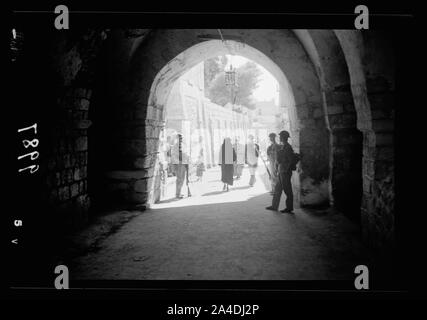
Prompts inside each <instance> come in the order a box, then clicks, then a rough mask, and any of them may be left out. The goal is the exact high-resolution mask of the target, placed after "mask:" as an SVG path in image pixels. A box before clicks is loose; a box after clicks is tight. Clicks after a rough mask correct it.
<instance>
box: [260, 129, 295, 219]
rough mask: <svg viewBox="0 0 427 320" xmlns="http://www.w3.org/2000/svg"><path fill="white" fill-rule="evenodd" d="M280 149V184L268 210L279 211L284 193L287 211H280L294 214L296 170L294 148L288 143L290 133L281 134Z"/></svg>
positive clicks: (278, 161)
mask: <svg viewBox="0 0 427 320" xmlns="http://www.w3.org/2000/svg"><path fill="white" fill-rule="evenodd" d="M279 137H280V143H281V145H280V148H279V150H278V151H277V164H278V178H279V179H278V183H277V184H276V186H275V189H274V195H273V201H272V205H271V206H270V207H267V208H266V209H267V210H273V211H277V209H278V207H279V204H280V197H281V195H282V191H283V192H284V193H285V195H286V209H284V210H280V212H283V213H285V212H286V213H292V211H293V209H294V195H293V192H292V184H291V177H292V170H293V169H294V168H293V167H294V151H293V149H292V146H291V145H290V144H289V143H288V139H289V132H287V131H285V130H283V131H281V132H280V133H279Z"/></svg>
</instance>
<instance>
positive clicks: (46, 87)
mask: <svg viewBox="0 0 427 320" xmlns="http://www.w3.org/2000/svg"><path fill="white" fill-rule="evenodd" d="M45 31H46V32H45V33H43V32H41V30H31V29H27V30H24V31H23V33H24V35H25V41H24V48H23V52H22V59H21V60H22V61H21V64H22V65H21V68H22V69H20V70H21V73H22V74H20V75H19V77H21V78H22V79H26V81H23V82H22V92H23V95H28V97H24V98H23V101H22V102H21V103H22V104H23V105H28V106H34V105H35V106H37V114H36V118H38V119H39V120H38V126H39V131H40V146H41V152H40V154H41V163H40V167H41V169H40V170H41V172H42V173H43V183H42V185H41V186H40V188H41V189H43V191H42V192H43V194H44V195H45V196H44V197H43V198H44V200H43V201H46V202H47V203H46V204H45V208H47V209H46V210H49V211H50V213H51V214H52V215H53V217H54V218H53V219H54V220H55V221H57V223H59V224H61V225H62V224H64V225H65V226H66V227H67V228H74V227H78V226H79V225H82V224H83V223H85V221H86V220H87V218H88V212H89V209H90V197H89V195H88V185H89V183H88V176H89V173H88V144H89V142H88V140H89V139H88V130H89V128H90V126H91V121H90V117H89V109H90V104H91V98H92V86H93V79H94V73H95V67H94V65H95V62H96V57H97V54H98V51H99V48H100V46H101V44H102V42H103V40H104V39H105V38H106V35H107V34H106V32H104V31H103V30H92V29H84V30H75V31H72V32H55V31H53V30H52V29H48V30H45ZM40 33H43V37H40ZM40 74H42V75H43V76H42V78H43V81H40V78H39V75H40ZM32 92H34V93H35V94H32Z"/></svg>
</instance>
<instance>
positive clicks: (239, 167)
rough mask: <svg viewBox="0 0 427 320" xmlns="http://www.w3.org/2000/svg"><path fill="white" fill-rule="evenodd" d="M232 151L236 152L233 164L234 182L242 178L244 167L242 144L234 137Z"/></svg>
mask: <svg viewBox="0 0 427 320" xmlns="http://www.w3.org/2000/svg"><path fill="white" fill-rule="evenodd" d="M234 151H235V152H236V163H235V164H234V168H235V170H234V174H235V176H236V180H239V179H240V177H241V176H242V171H243V166H244V165H245V148H244V146H243V144H241V143H240V141H239V137H236V138H235V140H234Z"/></svg>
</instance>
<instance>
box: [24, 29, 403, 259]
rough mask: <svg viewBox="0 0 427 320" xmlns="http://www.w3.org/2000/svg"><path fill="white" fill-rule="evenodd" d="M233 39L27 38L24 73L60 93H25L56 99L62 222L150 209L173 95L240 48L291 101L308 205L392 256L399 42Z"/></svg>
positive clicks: (49, 186)
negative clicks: (180, 80)
mask: <svg viewBox="0 0 427 320" xmlns="http://www.w3.org/2000/svg"><path fill="white" fill-rule="evenodd" d="M221 31H222V34H223V36H224V37H225V39H226V40H227V42H228V44H229V45H230V48H226V47H224V45H223V44H222V42H220V40H219V39H220V37H219V36H218V31H217V30H210V29H191V30H177V29H164V30H148V29H114V30H111V31H108V30H86V31H81V30H80V31H77V30H76V31H71V33H67V34H55V36H52V37H50V38H46V39H42V42H41V44H42V45H40V41H41V40H39V33H38V32H34V31H32V30H24V33H25V35H26V36H25V39H27V40H26V46H25V49H24V51H23V58H22V59H21V60H19V61H18V64H20V65H19V70H26V71H25V72H27V73H30V74H32V75H37V74H40V73H45V74H46V77H47V78H48V80H49V82H46V83H54V84H55V85H54V88H55V90H54V91H53V92H51V91H49V90H50V89H49V90H48V89H47V88H46V87H44V86H43V85H42V84H38V83H37V82H36V81H34V82H32V83H25V84H24V86H25V87H27V86H28V87H30V86H31V90H28V92H36V91H37V92H39V95H40V97H49V100H46V101H48V102H49V106H48V108H47V109H46V110H53V111H52V113H51V114H49V116H50V117H51V118H54V119H56V120H58V121H54V122H53V123H55V127H53V126H52V127H50V129H49V130H50V131H49V132H48V133H46V135H47V136H49V138H48V139H45V140H44V141H46V144H45V146H46V151H45V152H44V158H43V161H44V162H43V163H42V166H43V171H42V172H43V179H45V180H46V184H45V186H44V189H43V194H44V196H43V199H44V201H46V203H47V204H48V207H49V208H50V209H51V210H53V211H54V212H55V214H56V212H59V213H60V214H57V215H55V219H58V220H59V219H60V218H61V219H64V220H76V221H77V220H83V221H84V220H85V218H87V216H88V212H90V208H92V209H91V210H92V211H93V212H96V211H98V208H100V207H101V206H99V205H102V206H103V207H104V208H109V209H111V208H112V206H113V205H117V206H119V207H120V208H123V207H124V208H130V207H132V208H135V207H137V208H145V207H146V206H147V205H149V204H150V202H151V201H152V198H153V194H154V191H155V190H154V188H153V185H154V183H153V182H154V179H155V177H156V160H157V153H158V137H159V134H160V131H161V129H162V126H163V120H164V109H163V108H164V103H165V98H166V96H167V92H168V90H169V88H170V86H171V85H172V84H173V81H174V80H175V79H176V78H177V77H179V75H180V74H182V72H184V71H185V70H187V69H188V68H190V67H191V66H192V65H194V64H195V63H196V62H197V61H201V59H206V58H208V57H210V56H213V55H218V54H220V53H223V52H225V50H234V52H236V53H239V54H241V55H243V56H246V57H248V58H250V59H251V60H254V61H257V62H259V63H261V64H262V65H263V66H264V67H265V68H267V69H268V70H269V71H270V72H271V73H272V74H273V75H274V76H275V77H276V78H277V79H278V80H279V81H280V82H281V86H282V91H283V92H284V94H286V93H287V92H288V93H289V96H287V99H285V100H286V101H287V103H289V106H288V107H289V110H290V111H291V117H292V120H293V121H292V123H293V126H292V130H291V131H292V132H291V134H292V138H293V140H292V142H293V144H294V146H295V149H296V150H298V151H299V152H300V153H301V155H302V162H301V172H300V174H299V177H298V178H299V179H297V180H299V186H297V189H298V190H297V191H298V193H299V203H300V204H301V206H310V205H316V206H319V205H322V204H330V203H331V204H333V205H334V206H335V207H336V208H338V209H339V210H340V211H342V212H343V213H350V215H352V216H357V215H358V214H361V228H362V231H363V235H364V238H365V240H366V242H367V243H369V244H370V245H371V246H372V247H375V248H377V249H379V250H382V251H387V250H391V248H392V247H393V243H394V237H395V213H394V145H393V142H394V135H393V132H394V109H395V105H394V100H395V97H394V95H395V82H396V81H395V75H394V68H395V61H394V54H393V53H394V52H395V51H394V48H395V45H396V43H395V42H394V40H393V39H392V38H390V37H391V36H390V34H387V33H385V32H371V31H369V32H364V33H361V32H359V31H355V30H245V29H243V30H242V29H240V30H239V29H233V30H221ZM46 34H49V32H46ZM241 44H244V45H241ZM33 56H35V57H43V59H41V60H40V61H42V63H41V64H40V65H37V64H36V63H34V61H33V59H32V57H33ZM22 99H23V100H25V97H23V98H22ZM28 99H29V98H28ZM39 100H40V105H42V104H43V103H44V101H42V100H43V99H39ZM27 102H28V105H33V104H34V102H33V101H30V100H28V101H27ZM46 119H48V118H47V116H46ZM46 119H45V120H46ZM48 120H49V121H50V120H51V119H50V118H49V119H48ZM49 121H47V120H46V121H45V122H44V123H48V122H49ZM41 123H42V122H41ZM45 132H47V131H45ZM361 186H362V188H361ZM99 210H101V209H99ZM360 210H361V212H360ZM350 211H352V212H350ZM353 211H354V213H353ZM59 217H60V218H59Z"/></svg>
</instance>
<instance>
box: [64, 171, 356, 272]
mask: <svg viewBox="0 0 427 320" xmlns="http://www.w3.org/2000/svg"><path fill="white" fill-rule="evenodd" d="M264 170H265V169H263V167H262V166H260V169H259V172H258V181H257V183H256V184H255V186H254V187H252V188H251V187H249V186H248V181H249V173H248V169H246V168H245V169H244V175H243V177H242V179H241V180H239V181H235V185H234V186H233V187H231V188H230V191H229V192H222V183H221V182H220V171H219V169H218V168H214V169H211V170H209V171H208V172H207V173H206V175H205V177H204V181H203V182H202V183H194V184H192V185H191V188H192V190H191V191H192V193H193V196H192V197H190V198H184V199H181V200H178V201H177V200H174V199H167V200H164V201H162V202H161V203H159V204H156V205H154V206H153V207H152V208H151V209H149V210H146V211H145V212H142V213H141V214H139V215H138V216H136V217H135V218H133V219H131V220H130V221H128V222H127V223H125V224H124V225H123V226H122V227H121V228H120V229H118V230H117V231H116V232H115V233H114V234H112V235H110V236H109V237H107V238H106V239H104V240H103V241H102V242H101V243H100V249H99V250H97V251H96V252H90V253H88V254H86V255H85V256H82V257H79V258H77V259H76V260H75V261H74V267H73V269H72V270H71V274H72V275H74V278H75V279H184V280H185V279H193V280H205V279H224V280H256V279H263V280H278V279H280V280H322V279H325V280H326V279H353V278H354V273H353V272H354V267H355V266H356V265H357V264H361V263H363V262H364V259H363V255H364V251H363V248H362V245H361V243H360V241H359V231H358V228H357V227H356V226H354V225H353V224H352V223H351V222H349V221H348V220H347V219H346V218H344V217H343V216H342V215H340V214H336V213H333V212H331V211H307V210H301V209H297V210H295V214H294V215H289V214H283V213H280V212H272V211H268V210H265V207H266V206H267V205H269V204H270V203H271V195H270V194H269V193H268V191H269V190H267V188H268V180H267V178H266V173H265V171H264ZM184 190H185V188H183V191H184ZM184 194H186V193H185V192H184ZM284 200H285V199H284V196H283V198H282V203H281V206H280V207H281V208H283V207H284Z"/></svg>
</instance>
